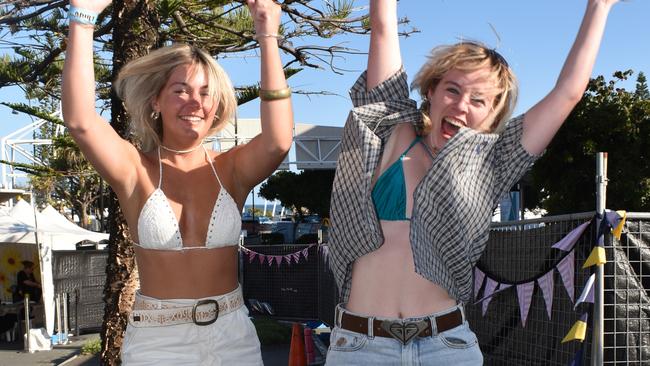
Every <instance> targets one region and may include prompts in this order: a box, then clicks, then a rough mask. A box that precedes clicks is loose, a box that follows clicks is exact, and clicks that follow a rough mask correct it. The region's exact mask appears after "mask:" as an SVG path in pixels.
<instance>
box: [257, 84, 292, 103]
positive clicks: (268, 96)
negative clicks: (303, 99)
mask: <svg viewBox="0 0 650 366" xmlns="http://www.w3.org/2000/svg"><path fill="white" fill-rule="evenodd" d="M290 96H291V88H289V87H286V88H282V89H275V90H266V89H260V99H261V100H263V101H265V102H266V101H271V100H278V99H287V98H289V97H290Z"/></svg>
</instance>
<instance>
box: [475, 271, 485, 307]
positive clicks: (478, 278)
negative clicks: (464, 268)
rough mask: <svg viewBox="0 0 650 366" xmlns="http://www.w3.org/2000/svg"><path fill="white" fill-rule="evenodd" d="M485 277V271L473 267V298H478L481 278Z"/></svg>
mask: <svg viewBox="0 0 650 366" xmlns="http://www.w3.org/2000/svg"><path fill="white" fill-rule="evenodd" d="M484 279H485V273H483V271H481V270H480V269H478V267H475V268H474V300H476V299H477V298H478V291H479V290H480V289H481V286H483V280H484Z"/></svg>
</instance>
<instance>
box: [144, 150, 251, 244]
mask: <svg viewBox="0 0 650 366" xmlns="http://www.w3.org/2000/svg"><path fill="white" fill-rule="evenodd" d="M203 151H205V155H206V157H207V158H208V161H209V162H210V167H212V172H213V173H214V176H215V177H216V178H217V182H218V183H219V187H220V188H219V195H218V196H217V200H216V202H215V203H214V208H213V209H212V215H211V216H210V224H209V225H208V233H207V237H206V239H205V246H199V247H183V239H182V238H181V232H180V230H179V226H178V220H177V219H176V215H174V211H173V210H172V208H171V206H170V205H169V201H168V200H167V197H166V196H165V193H164V192H163V191H162V189H161V186H162V161H161V159H160V147H159V148H158V165H159V167H160V168H159V170H160V173H159V178H158V188H156V189H155V190H154V191H153V193H152V194H151V195H150V196H149V198H148V199H147V202H145V204H144V206H143V207H142V211H140V217H138V238H139V241H140V244H136V245H137V246H139V247H141V248H145V249H160V250H183V249H197V248H201V249H205V248H221V247H226V246H233V245H237V244H238V239H239V234H240V232H241V216H240V215H239V210H238V209H237V204H236V203H235V200H233V198H232V196H230V194H229V193H228V191H226V189H225V188H224V187H223V185H222V184H221V180H220V179H219V175H217V171H216V169H215V168H214V164H212V159H211V158H210V155H209V154H208V151H207V150H206V149H205V147H203Z"/></svg>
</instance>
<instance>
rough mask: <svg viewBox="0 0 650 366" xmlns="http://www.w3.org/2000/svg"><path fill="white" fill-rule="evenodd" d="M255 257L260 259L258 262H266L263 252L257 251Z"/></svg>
mask: <svg viewBox="0 0 650 366" xmlns="http://www.w3.org/2000/svg"><path fill="white" fill-rule="evenodd" d="M257 259H259V260H260V264H264V262H266V256H265V255H264V254H260V253H257Z"/></svg>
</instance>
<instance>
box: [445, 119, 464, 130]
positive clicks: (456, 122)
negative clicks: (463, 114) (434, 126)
mask: <svg viewBox="0 0 650 366" xmlns="http://www.w3.org/2000/svg"><path fill="white" fill-rule="evenodd" d="M444 121H445V122H447V123H449V124H450V125H452V126H455V127H458V128H461V127H464V126H465V124H463V122H461V121H459V120H456V119H453V118H450V117H445V118H444Z"/></svg>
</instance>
